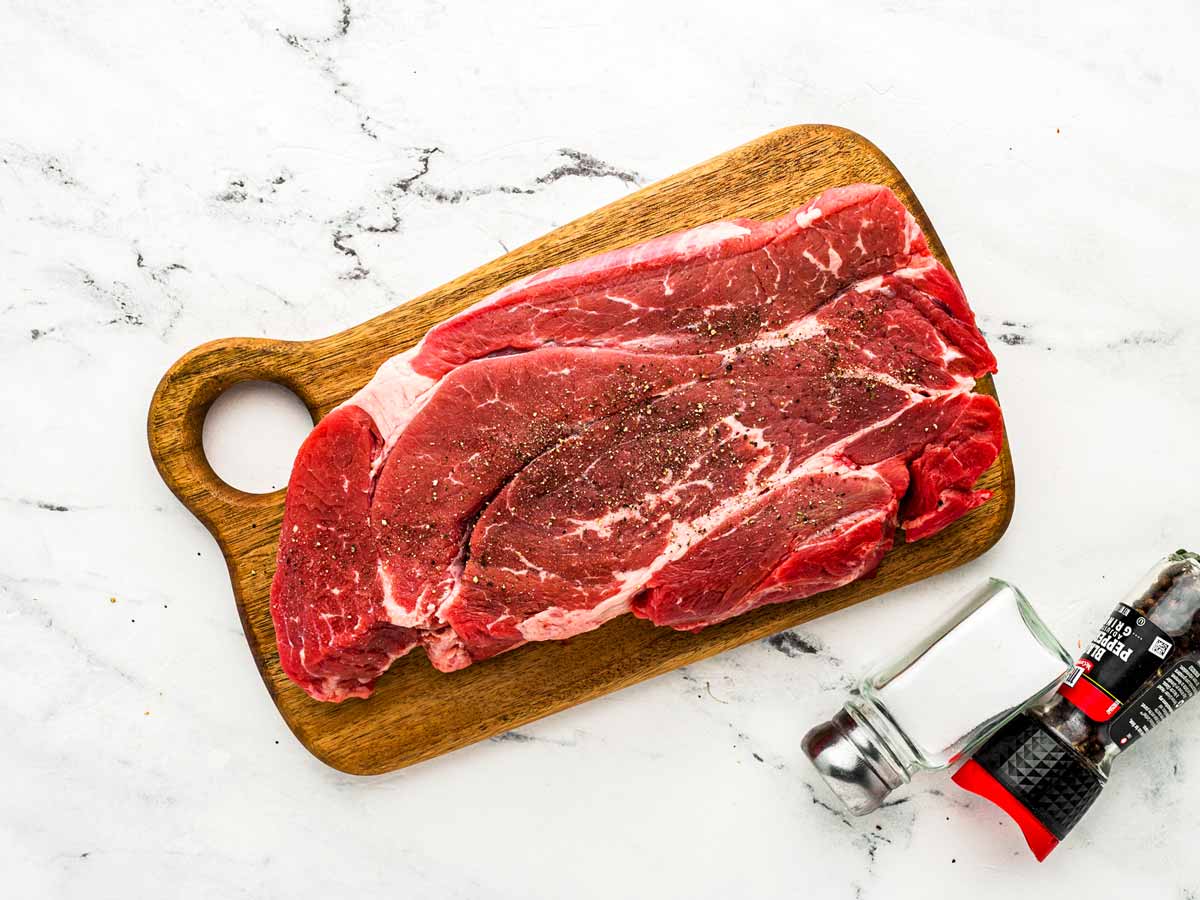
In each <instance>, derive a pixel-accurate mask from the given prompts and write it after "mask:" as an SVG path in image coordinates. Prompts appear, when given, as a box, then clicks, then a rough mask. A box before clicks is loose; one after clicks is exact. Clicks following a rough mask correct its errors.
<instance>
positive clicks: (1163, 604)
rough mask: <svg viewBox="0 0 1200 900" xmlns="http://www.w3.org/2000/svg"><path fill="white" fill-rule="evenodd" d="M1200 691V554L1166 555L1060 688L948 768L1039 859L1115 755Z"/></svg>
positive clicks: (1100, 782)
mask: <svg viewBox="0 0 1200 900" xmlns="http://www.w3.org/2000/svg"><path fill="white" fill-rule="evenodd" d="M1197 693H1200V556H1197V554H1195V553H1191V552H1188V551H1186V550H1179V551H1176V552H1175V553H1173V554H1171V555H1170V556H1168V557H1166V558H1165V559H1162V560H1160V561H1159V562H1158V564H1157V565H1155V567H1154V568H1153V569H1151V570H1150V572H1149V573H1148V574H1147V575H1146V577H1145V578H1144V579H1143V580H1142V582H1141V583H1140V584H1138V585H1137V587H1135V588H1134V590H1133V591H1132V592H1131V593H1130V594H1129V596H1128V597H1127V598H1126V599H1125V602H1124V603H1120V604H1118V605H1117V608H1116V610H1114V611H1113V614H1112V615H1111V616H1109V617H1108V619H1107V621H1105V623H1104V624H1103V625H1102V626H1101V628H1100V633H1099V634H1098V635H1097V636H1096V638H1095V639H1094V640H1093V641H1092V642H1091V644H1089V645H1088V647H1087V649H1086V650H1085V651H1084V653H1083V656H1081V657H1080V659H1079V662H1078V663H1076V665H1075V668H1074V669H1072V670H1071V673H1070V674H1069V675H1068V676H1067V678H1066V680H1065V681H1064V682H1063V683H1062V685H1061V686H1060V687H1059V689H1058V691H1057V692H1056V693H1055V694H1054V695H1053V696H1051V697H1050V698H1049V699H1046V700H1043V701H1042V702H1039V703H1038V704H1036V705H1034V706H1033V707H1031V708H1030V709H1029V710H1027V711H1026V712H1024V713H1022V714H1021V715H1019V716H1017V717H1016V718H1015V719H1013V720H1012V721H1010V722H1008V723H1007V724H1006V725H1005V726H1004V727H1003V728H1002V729H1001V730H1000V731H999V732H997V733H996V734H995V735H994V736H993V737H992V738H990V739H989V740H988V742H987V743H986V744H984V745H983V746H982V747H981V748H980V749H979V751H978V752H977V753H976V754H975V755H974V757H973V758H972V759H970V760H968V761H967V762H966V763H965V764H963V766H962V767H961V768H960V769H959V770H958V771H957V772H955V773H954V776H953V778H954V781H955V783H956V784H958V785H959V786H960V787H962V788H964V789H966V790H968V791H971V792H973V793H975V794H978V795H980V796H982V797H985V798H987V799H988V800H991V801H992V802H993V803H995V804H996V805H997V806H999V807H1000V808H1001V809H1003V810H1004V811H1005V812H1007V813H1008V814H1009V815H1010V816H1011V817H1012V818H1013V820H1014V821H1015V822H1016V823H1017V825H1018V826H1020V828H1021V832H1022V833H1023V834H1024V836H1025V840H1026V842H1027V843H1028V844H1029V848H1030V850H1032V851H1033V854H1034V856H1036V857H1037V858H1038V859H1039V860H1042V859H1045V858H1046V856H1047V855H1049V853H1050V852H1051V851H1052V850H1053V849H1054V848H1055V847H1056V846H1058V844H1059V842H1060V841H1062V840H1063V839H1064V838H1065V837H1066V836H1067V834H1068V833H1069V832H1070V831H1071V829H1072V828H1074V827H1075V825H1076V824H1077V823H1078V822H1079V820H1080V819H1081V818H1083V816H1084V814H1085V813H1086V812H1087V811H1088V809H1089V808H1091V805H1092V804H1093V803H1094V802H1095V801H1096V798H1097V797H1098V796H1099V795H1100V791H1101V790H1102V789H1103V787H1104V785H1105V783H1106V782H1107V781H1108V777H1109V772H1110V770H1111V768H1112V762H1113V760H1114V759H1115V758H1116V757H1117V756H1118V755H1119V754H1120V753H1121V752H1122V751H1124V750H1125V749H1127V748H1128V747H1129V745H1130V744H1132V743H1133V742H1134V741H1136V740H1137V739H1138V738H1140V737H1142V736H1144V735H1145V734H1147V733H1148V732H1149V731H1150V730H1151V729H1152V728H1154V727H1155V726H1156V725H1158V724H1159V723H1160V722H1162V721H1163V719H1165V718H1166V717H1167V716H1169V715H1170V714H1171V713H1172V712H1174V711H1175V710H1176V709H1178V708H1179V707H1180V706H1182V705H1183V704H1184V703H1185V702H1186V701H1187V700H1189V699H1191V698H1192V697H1193V696H1195V695H1196V694H1197Z"/></svg>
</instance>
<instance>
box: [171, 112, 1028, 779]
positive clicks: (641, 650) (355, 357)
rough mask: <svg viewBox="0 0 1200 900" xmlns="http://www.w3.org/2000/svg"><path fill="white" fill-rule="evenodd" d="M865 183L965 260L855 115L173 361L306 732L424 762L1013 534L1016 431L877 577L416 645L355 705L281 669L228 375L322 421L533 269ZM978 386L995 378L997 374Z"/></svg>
mask: <svg viewBox="0 0 1200 900" xmlns="http://www.w3.org/2000/svg"><path fill="white" fill-rule="evenodd" d="M853 182H873V183H876V184H883V185H886V186H888V187H889V188H891V189H892V190H893V191H894V192H895V193H896V194H897V196H899V197H900V199H901V200H903V201H904V203H905V204H906V205H907V206H908V208H909V209H910V210H911V211H912V213H913V215H914V216H916V218H917V221H918V222H919V223H920V225H921V228H922V229H923V230H924V232H925V235H926V237H927V238H928V240H929V244H930V246H931V247H932V248H933V252H934V254H935V255H936V256H937V257H938V259H940V260H941V261H942V262H943V263H945V264H946V265H947V266H949V265H950V260H949V259H948V258H947V257H946V253H945V250H944V248H943V247H942V244H941V241H940V240H939V239H938V237H937V234H936V233H935V231H934V229H933V226H932V225H931V224H930V222H929V220H928V218H927V217H926V215H925V212H924V210H923V209H922V208H921V205H920V203H918V202H917V198H916V197H915V196H914V195H913V192H912V190H911V189H910V188H909V186H908V184H907V183H906V182H905V180H904V178H903V177H902V176H901V175H900V173H899V172H898V171H897V170H896V168H895V166H893V165H892V163H891V162H890V161H889V160H888V159H887V157H885V156H884V155H883V154H882V153H881V152H880V151H879V150H878V149H877V148H876V147H875V146H874V145H872V144H871V143H870V142H869V141H867V140H865V139H864V138H862V137H861V136H859V135H857V134H855V133H853V132H851V131H847V130H845V129H842V128H836V127H831V126H826V125H801V126H796V127H792V128H784V129H781V130H779V131H776V132H773V133H771V134H768V135H765V136H764V137H761V138H759V139H757V140H754V141H751V142H750V143H748V144H744V145H743V146H741V147H738V148H737V149H735V150H731V151H729V152H728V153H724V154H722V155H720V156H718V157H715V158H714V159H711V160H709V161H708V162H705V163H701V164H700V165H698V166H695V167H693V168H691V169H688V170H687V171H685V172H681V173H679V174H678V175H674V176H672V177H670V178H667V179H665V180H663V181H660V182H658V183H657V184H653V185H650V186H649V187H646V188H643V189H642V190H640V191H638V192H636V193H634V194H631V195H629V196H627V197H625V198H623V199H621V200H618V201H617V202H615V203H613V204H610V205H609V206H606V207H604V208H603V209H599V210H597V211H595V212H593V213H590V214H588V215H586V216H584V217H583V218H580V219H577V220H576V221H574V222H571V223H570V224H568V225H564V226H563V227H562V228H559V229H558V230H556V231H554V232H551V233H550V234H548V235H546V236H545V237H542V238H539V239H538V240H535V241H533V242H531V243H529V244H527V245H525V246H523V247H521V248H519V249H517V250H514V251H513V252H511V253H509V254H507V255H506V256H503V257H501V258H499V259H496V260H494V261H492V262H490V263H487V264H486V265H483V266H481V267H480V268H478V269H476V270H475V271H473V272H470V273H468V274H466V275H463V276H462V277H460V278H457V279H455V280H454V281H451V282H450V283H449V284H446V285H444V286H442V287H440V288H438V289H436V290H433V291H430V292H429V293H427V294H425V295H424V296H421V297H418V298H417V299H415V300H413V301H411V302H410V303H407V304H405V305H403V306H401V307H398V308H396V309H393V310H391V311H390V312H387V313H384V314H383V315H381V316H378V317H376V318H374V319H371V320H370V321H368V322H364V323H362V324H361V325H356V326H354V327H353V328H350V329H348V330H346V331H343V332H340V333H338V334H335V335H331V336H329V337H326V338H321V339H319V340H313V341H299V342H296V341H272V340H261V339H254V338H229V339H226V340H219V341H214V342H212V343H209V344H205V345H203V346H201V347H197V348H196V349H195V350H192V351H191V352H190V353H188V354H187V355H186V356H184V357H183V358H182V359H180V360H179V361H178V362H177V363H176V364H175V365H174V366H173V367H172V368H171V369H170V371H168V372H167V373H166V375H165V376H163V379H162V382H161V383H160V384H159V386H158V389H157V391H156V392H155V394H154V398H153V400H152V402H151V405H150V414H149V422H148V434H149V441H150V449H151V453H152V455H153V457H154V461H155V463H156V464H157V466H158V470H159V472H160V473H161V474H162V477H163V479H164V480H165V481H166V483H167V485H168V486H169V487H170V488H171V490H172V491H174V493H175V495H176V496H177V497H178V498H179V499H180V500H181V501H182V502H183V504H184V505H185V506H187V507H188V509H190V510H191V511H192V512H193V513H194V514H195V515H196V516H197V517H199V519H200V520H201V521H202V522H203V523H204V524H205V525H206V526H207V527H208V529H209V530H210V531H211V532H212V533H213V535H215V536H216V539H217V542H218V543H219V544H220V547H221V551H222V553H223V554H224V555H225V559H226V561H227V563H228V566H229V574H230V579H231V580H232V582H233V593H234V597H235V599H236V602H237V607H238V611H239V613H240V614H241V618H242V625H243V628H244V629H245V632H246V639H247V640H248V641H249V644H250V651H251V653H253V655H254V659H255V661H256V662H257V663H258V667H259V671H260V672H261V673H262V677H263V681H264V682H265V683H266V685H267V690H268V691H270V693H271V696H272V697H273V698H274V700H275V704H276V706H278V708H279V711H280V713H281V714H282V716H283V718H284V720H285V721H286V722H287V724H288V726H289V727H290V728H291V729H292V731H293V732H294V733H295V735H296V737H297V738H299V739H300V741H301V742H302V743H303V744H304V746H305V747H307V748H308V749H309V750H310V751H312V753H313V754H315V755H316V756H317V757H318V758H319V759H321V760H323V761H324V762H326V763H327V764H329V765H330V766H333V767H334V768H337V769H340V770H342V771H344V772H350V773H354V774H363V775H366V774H376V773H381V772H387V771H389V770H392V769H397V768H400V767H402V766H407V765H410V764H412V763H415V762H419V761H421V760H424V759H429V758H430V757H433V756H437V755H438V754H441V753H445V752H447V751H449V750H454V749H456V748H458V747H462V746H464V745H465V744H470V743H472V742H474V741H478V740H481V739H483V738H487V737H489V736H491V735H494V734H498V733H500V732H503V731H507V730H509V729H512V728H515V727H517V726H519V725H521V724H523V723H526V722H529V721H532V720H533V719H537V718H540V717H542V716H545V715H548V714H550V713H553V712H556V711H558V710H561V709H565V708H566V707H569V706H572V705H573V704H576V703H581V702H583V701H585V700H589V699H591V698H593V697H598V696H601V695H603V694H607V693H609V692H610V691H615V690H617V689H619V688H622V687H626V686H628V685H631V684H635V683H637V682H639V681H643V680H644V679H647V678H652V677H654V676H655V675H661V674H662V673H664V672H668V671H670V670H672V669H675V668H677V667H679V666H683V665H686V664H688V663H692V662H695V661H696V660H699V659H703V658H705V657H708V656H712V655H713V654H716V653H720V652H721V651H723V650H728V649H730V648H731V647H736V646H738V645H739V644H744V643H746V642H747V641H753V640H757V639H760V638H763V637H765V636H767V635H770V634H774V633H775V632H778V631H781V630H783V629H786V628H791V627H793V626H795V625H799V624H800V623H802V622H806V621H808V620H810V619H813V618H816V617H817V616H821V615H824V614H826V613H829V612H832V611H834V610H837V609H841V608H843V607H845V606H849V605H850V604H853V603H858V602H860V601H862V600H866V599H867V598H869V597H873V596H875V595H877V594H881V593H883V592H884V591H890V590H893V589H894V588H898V587H900V586H902V585H906V584H909V583H911V582H914V581H917V580H918V579H921V578H926V577H928V576H930V575H934V574H936V573H939V572H944V571H946V570H947V569H951V568H954V567H955V566H958V565H961V564H962V563H965V562H967V561H969V560H971V559H974V558H975V557H977V556H979V555H980V554H981V553H983V552H984V551H985V550H987V549H988V548H989V547H991V546H992V545H993V544H994V543H995V542H996V541H997V540H998V539H999V538H1000V536H1001V535H1002V534H1003V533H1004V530H1005V528H1007V526H1008V522H1009V519H1010V518H1011V516H1012V508H1013V496H1014V485H1013V469H1012V459H1011V457H1010V456H1009V451H1008V445H1007V441H1006V442H1005V446H1004V449H1003V452H1002V453H1001V455H1000V458H999V459H998V460H997V461H996V463H995V465H993V466H992V468H991V469H990V470H989V471H987V472H986V473H984V475H983V477H982V478H981V479H980V485H981V486H983V487H987V488H991V489H992V490H993V491H995V492H996V496H995V497H994V498H993V499H992V501H991V502H990V503H987V504H985V505H984V506H982V507H980V508H979V509H977V510H975V511H974V512H972V513H970V514H969V515H967V516H966V517H964V518H963V519H962V520H960V521H959V522H957V523H955V524H954V525H952V526H951V527H950V528H948V529H946V530H945V531H943V532H941V533H940V534H938V535H936V536H934V537H932V538H930V539H927V540H925V541H922V542H920V543H917V544H911V545H901V546H898V547H896V548H895V549H894V550H893V551H892V552H891V553H889V554H888V556H887V558H886V559H884V561H883V564H882V565H881V566H880V568H879V571H878V574H877V575H876V576H875V577H874V578H871V579H867V580H864V581H860V582H857V583H855V584H851V585H848V586H847V587H844V588H841V589H839V590H835V591H829V592H828V593H824V594H820V595H818V596H816V597H812V598H809V599H807V600H800V601H796V602H793V603H787V604H782V605H778V606H770V607H766V608H763V609H759V610H757V611H754V612H751V613H749V614H747V615H744V616H742V617H740V618H738V619H735V620H733V621H730V622H726V623H724V624H722V625H718V626H715V627H712V628H708V629H706V630H705V631H704V632H702V633H701V634H698V635H693V634H685V633H682V632H677V631H671V630H669V629H666V628H656V627H655V626H653V625H651V624H650V623H649V622H646V621H643V620H639V619H635V618H634V617H633V616H629V615H627V616H622V617H620V618H618V619H615V620H613V621H611V622H609V623H608V624H607V625H605V626H604V627H602V628H600V629H598V630H597V631H593V632H591V633H589V634H584V635H581V636H579V637H576V638H573V639H571V640H569V641H563V642H556V641H551V642H546V643H539V644H531V645H527V646H525V647H522V648H519V649H517V650H514V651H512V652H510V653H506V654H503V655H502V656H499V657H496V658H495V659H491V660H488V661H486V662H482V663H478V664H476V665H473V666H470V667H469V668H467V669H464V670H462V671H460V672H455V673H453V674H448V675H447V674H442V673H439V672H437V671H435V670H434V669H433V668H432V667H431V666H430V664H429V662H428V660H427V659H426V658H425V655H424V654H423V653H421V652H420V651H415V652H413V653H411V654H409V655H408V656H407V657H405V658H403V659H399V660H397V661H396V662H395V664H393V666H392V668H391V670H390V671H389V672H388V673H387V674H386V675H384V676H383V677H382V678H381V679H380V680H379V683H378V686H377V688H376V691H375V694H374V695H373V696H372V697H371V698H370V699H369V700H349V701H346V702H344V703H341V704H329V703H319V702H317V701H315V700H312V699H310V698H309V697H308V696H307V695H306V694H305V693H304V692H303V691H302V690H300V689H299V688H298V687H296V686H295V685H294V684H292V683H291V682H290V681H289V680H288V679H287V678H286V677H285V676H284V674H283V672H282V671H281V669H280V667H279V659H278V656H277V654H276V650H275V633H274V629H273V628H272V625H271V616H270V609H269V594H270V584H271V577H272V575H273V574H274V570H275V550H276V542H277V539H278V534H279V526H280V521H281V519H282V516H283V505H284V494H285V492H284V491H282V490H280V491H275V492H273V493H269V494H248V493H245V492H243V491H239V490H237V489H235V488H232V487H230V486H229V485H227V484H225V483H224V482H223V481H221V480H220V478H218V477H217V475H216V474H215V473H214V472H213V470H212V468H211V467H210V466H209V464H208V462H207V461H206V459H205V457H204V451H203V449H202V446H201V431H202V426H203V422H204V416H205V414H206V412H207V411H208V408H209V406H210V405H211V403H212V402H213V400H214V399H215V398H216V397H217V396H218V395H219V394H220V393H221V392H222V391H224V390H226V389H227V388H229V387H230V386H231V385H234V384H236V383H238V382H242V381H248V380H256V379H262V380H268V381H274V382H278V383H280V384H283V385H286V386H287V387H289V388H291V389H292V390H293V391H295V392H296V393H297V394H298V395H299V396H300V397H301V398H302V399H303V400H304V402H305V404H306V405H307V406H308V408H309V410H310V411H311V412H312V415H313V418H314V420H317V419H319V418H320V417H321V416H323V415H325V414H326V413H327V412H329V411H330V410H331V409H332V408H333V407H334V406H336V405H337V404H339V403H341V402H342V401H343V400H345V399H346V398H347V397H348V396H350V395H351V394H353V393H354V392H355V391H356V390H358V389H359V388H360V387H362V385H363V384H365V383H366V382H367V381H368V380H369V379H370V377H371V375H372V374H373V373H374V371H375V369H376V368H378V366H379V365H380V364H381V363H382V362H383V361H384V360H385V359H387V358H388V357H389V356H392V355H393V354H395V353H397V352H399V351H401V350H403V349H405V348H406V347H409V346H410V345H412V344H414V343H416V341H418V340H419V339H420V337H421V336H422V335H423V334H424V333H425V331H426V330H427V329H428V328H429V327H430V326H432V325H434V324H435V323H437V322H439V321H441V320H442V319H445V318H447V317H449V316H451V315H453V314H454V313H456V312H458V311H459V310H461V309H463V308H464V307H466V306H468V305H470V304H471V303H474V302H475V301H476V300H479V299H480V298H482V297H483V296H485V295H486V294H488V293H490V292H492V291H494V290H496V289H497V288H499V287H501V286H503V285H504V284H507V283H508V282H510V281H512V280H514V279H516V278H519V277H521V276H523V275H527V274H529V273H530V272H535V271H537V270H539V269H544V268H546V267H548V266H554V265H559V264H561V263H565V262H569V261H571V260H574V259H579V258H581V257H584V256H589V255H591V254H594V253H598V252H601V251H604V250H611V249H615V248H617V247H622V246H625V245H628V244H631V243H635V242H637V241H642V240H645V239H647V238H652V237H656V236H658V235H662V234H666V233H669V232H672V231H676V230H679V229H681V228H688V227H692V226H695V225H700V224H702V223H704V222H709V221H712V220H714V219H720V218H726V217H732V216H746V217H751V218H759V219H763V218H772V217H775V216H778V215H781V214H782V213H784V212H786V211H787V210H788V209H789V208H791V207H794V206H798V205H800V204H801V203H802V202H804V201H806V200H808V199H809V198H811V197H813V196H814V195H816V194H817V193H819V192H820V191H822V190H824V189H825V188H829V187H834V186H837V185H845V184H850V183H853ZM978 389H979V390H980V391H981V392H984V393H989V394H994V387H993V385H992V382H991V379H990V378H987V379H984V380H983V381H981V382H980V384H979V387H978Z"/></svg>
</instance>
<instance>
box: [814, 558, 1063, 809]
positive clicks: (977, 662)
mask: <svg viewBox="0 0 1200 900" xmlns="http://www.w3.org/2000/svg"><path fill="white" fill-rule="evenodd" d="M1072 667H1073V661H1072V658H1071V657H1070V656H1069V655H1068V654H1067V651H1066V650H1064V649H1063V647H1062V645H1061V644H1060V643H1059V642H1058V640H1057V639H1056V638H1055V637H1054V635H1053V634H1051V632H1050V630H1049V629H1048V628H1047V627H1046V625H1045V623H1044V622H1042V620H1041V619H1040V618H1039V617H1038V614H1037V613H1036V612H1034V610H1033V607H1032V606H1030V604H1029V601H1028V600H1026V599H1025V597H1024V595H1023V594H1022V593H1021V592H1020V591H1019V590H1017V588H1016V587H1014V586H1013V585H1011V584H1009V583H1007V582H1005V581H1000V580H998V579H990V580H989V581H987V582H985V583H984V584H982V585H981V586H980V587H978V588H977V589H975V590H974V591H973V592H971V593H970V594H968V595H967V596H966V597H964V598H963V599H962V600H961V601H960V602H959V603H958V605H957V606H956V607H955V608H954V609H953V610H952V611H951V612H950V614H949V615H947V616H946V617H945V618H944V619H943V620H942V621H941V622H939V623H938V624H937V625H936V626H935V627H934V628H932V629H931V630H930V631H929V632H928V633H927V634H926V635H925V637H924V638H923V639H922V640H921V641H919V642H918V643H917V644H916V645H915V646H913V647H911V648H910V649H908V650H906V651H905V652H903V653H901V654H900V655H899V656H897V657H896V658H894V659H893V660H891V661H889V662H886V663H883V664H882V665H881V666H879V667H878V668H877V669H876V670H875V671H874V672H872V673H871V674H869V675H867V676H866V677H865V678H863V680H862V681H861V682H860V683H859V685H858V687H857V688H855V689H854V690H853V691H852V692H851V695H850V698H849V699H848V700H847V701H846V703H845V705H844V706H843V707H842V709H841V710H839V711H838V712H837V713H836V714H835V715H834V716H833V718H831V719H829V720H828V721H826V722H822V723H821V724H819V725H817V726H816V727H815V728H813V729H812V730H810V731H809V732H808V734H806V735H805V736H804V740H803V745H802V746H803V748H804V752H805V754H807V756H808V757H809V759H810V760H812V762H813V765H815V766H816V768H817V771H818V772H819V773H820V774H821V776H822V777H823V778H824V779H825V781H826V782H827V783H828V784H829V786H830V788H832V789H833V792H834V793H835V794H836V795H837V796H838V798H839V799H840V800H841V801H842V802H843V803H844V804H845V805H846V807H847V809H848V810H849V811H850V812H851V813H853V814H854V815H863V814H865V813H869V812H871V811H872V810H875V809H878V808H879V805H880V804H881V803H882V802H883V800H884V798H885V797H887V795H888V794H890V793H891V792H892V791H894V790H895V789H896V788H898V787H900V786H901V785H904V784H907V783H908V781H909V780H910V779H911V778H912V776H913V775H914V774H916V773H917V772H919V771H921V770H932V769H944V768H947V767H948V766H950V765H952V764H953V763H954V762H956V761H957V760H958V759H960V758H962V757H964V756H966V755H969V754H970V753H971V752H972V751H973V750H974V749H975V748H976V747H978V746H979V745H980V744H981V743H983V742H984V741H985V740H987V738H988V737H989V736H991V735H992V734H993V733H994V732H995V731H996V730H997V729H998V728H1000V727H1001V726H1002V725H1004V724H1005V722H1007V721H1008V720H1009V719H1011V718H1012V717H1013V716H1014V715H1016V714H1017V713H1018V712H1020V711H1021V709H1023V708H1024V707H1025V706H1027V705H1028V704H1029V703H1031V702H1033V701H1034V700H1036V699H1038V698H1039V697H1041V696H1042V695H1043V694H1045V693H1046V692H1048V691H1049V690H1050V689H1051V688H1053V687H1055V686H1056V685H1057V684H1058V683H1059V682H1060V681H1061V680H1062V678H1063V676H1065V675H1066V674H1067V673H1068V672H1069V671H1070V670H1071V669H1072Z"/></svg>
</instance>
